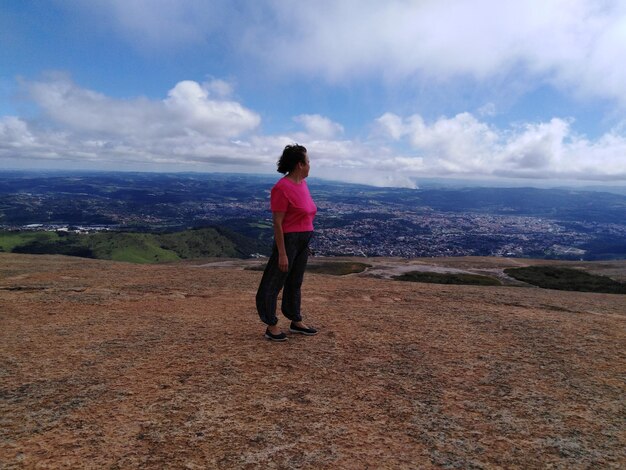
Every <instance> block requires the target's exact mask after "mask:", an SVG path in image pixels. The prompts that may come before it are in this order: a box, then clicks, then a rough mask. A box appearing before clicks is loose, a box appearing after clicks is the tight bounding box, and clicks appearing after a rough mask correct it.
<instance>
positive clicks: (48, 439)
mask: <svg viewBox="0 0 626 470" xmlns="http://www.w3.org/2000/svg"><path fill="white" fill-rule="evenodd" d="M465 260H467V258H466V259H465ZM467 262H469V261H467ZM235 264H236V263H234V264H233V265H226V266H224V265H222V266H220V267H213V268H209V267H198V266H194V265H193V264H192V263H184V264H170V265H132V264H126V263H115V262H108V261H95V260H85V259H78V258H66V257H57V256H30V255H13V254H0V336H1V344H0V361H1V362H0V377H1V388H0V467H2V468H21V467H23V468H32V467H37V468H63V467H65V468H84V467H91V468H124V469H126V468H165V467H174V468H207V467H208V468H355V469H363V468H372V469H374V468H549V467H552V468H624V467H625V466H626V451H625V449H626V425H625V423H626V414H625V404H626V384H625V377H626V330H625V328H624V325H625V320H626V298H625V296H620V295H610V294H591V293H576V292H559V291H551V290H542V289H530V288H523V287H469V286H442V285H434V284H417V283H405V282H397V281H391V280H385V279H373V278H366V277H363V276H347V277H332V276H328V275H313V274H307V276H306V278H305V285H304V292H303V294H304V299H303V311H304V312H305V320H307V322H308V323H310V324H311V325H314V326H316V327H318V328H319V329H320V334H319V335H317V336H315V337H302V336H294V335H291V336H290V338H289V340H288V341H287V342H286V343H271V342H269V341H267V340H264V339H263V336H262V334H263V331H264V327H263V326H262V324H261V323H260V322H259V320H258V317H257V314H256V311H255V308H254V296H255V292H256V288H257V285H258V282H259V280H260V276H261V273H260V272H254V271H244V270H242V269H240V268H238V267H237V266H235ZM218 266H219V265H218ZM281 325H282V326H284V327H287V326H288V323H287V321H286V320H285V319H284V318H281Z"/></svg>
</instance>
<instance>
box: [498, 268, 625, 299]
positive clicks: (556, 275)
mask: <svg viewBox="0 0 626 470" xmlns="http://www.w3.org/2000/svg"><path fill="white" fill-rule="evenodd" d="M504 272H505V273H506V274H508V275H509V276H511V277H513V278H515V279H517V280H518V281H523V282H526V283H528V284H532V285H533V286H538V287H543V288H544V289H556V290H567V291H579V292H602V293H606V294H626V284H623V283H621V282H617V281H616V280H614V279H611V278H610V277H607V276H599V275H597V274H589V273H587V272H585V271H581V270H578V269H571V268H562V267H557V266H528V267H525V268H508V269H505V270H504Z"/></svg>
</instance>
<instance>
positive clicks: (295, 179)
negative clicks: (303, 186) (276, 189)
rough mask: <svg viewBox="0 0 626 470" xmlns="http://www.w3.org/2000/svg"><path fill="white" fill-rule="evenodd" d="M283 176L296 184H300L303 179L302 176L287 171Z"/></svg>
mask: <svg viewBox="0 0 626 470" xmlns="http://www.w3.org/2000/svg"><path fill="white" fill-rule="evenodd" d="M285 178H289V179H290V180H291V181H293V182H294V183H296V184H300V183H302V182H303V181H304V178H303V177H302V176H301V175H300V174H297V173H289V174H288V175H287V176H286V177H285Z"/></svg>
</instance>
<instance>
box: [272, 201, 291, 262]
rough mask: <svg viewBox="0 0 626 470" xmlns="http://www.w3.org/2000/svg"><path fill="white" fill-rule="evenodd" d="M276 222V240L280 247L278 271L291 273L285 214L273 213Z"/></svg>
mask: <svg viewBox="0 0 626 470" xmlns="http://www.w3.org/2000/svg"><path fill="white" fill-rule="evenodd" d="M272 219H273V221H274V240H276V246H277V247H278V269H280V270H281V271H283V272H287V271H289V258H287V251H286V250H285V235H284V233H283V220H285V213H284V212H272Z"/></svg>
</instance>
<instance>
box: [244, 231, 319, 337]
mask: <svg viewBox="0 0 626 470" xmlns="http://www.w3.org/2000/svg"><path fill="white" fill-rule="evenodd" d="M312 235H313V232H292V233H285V235H284V236H285V251H286V252H287V258H289V270H288V271H287V272H283V271H281V270H280V269H279V268H278V248H277V246H276V242H274V248H273V249H272V256H270V259H269V261H268V262H267V266H265V271H264V272H263V278H262V279H261V284H260V285H259V290H258V291H257V294H256V309H257V311H258V312H259V316H260V317H261V321H262V322H263V323H265V324H267V325H275V324H276V323H278V318H276V302H277V299H278V294H279V293H280V290H281V289H282V288H283V287H284V288H285V290H284V291H283V302H282V305H281V311H282V312H283V315H285V316H286V317H287V318H288V319H290V320H291V321H301V320H302V317H301V315H300V300H301V294H300V288H301V287H302V280H303V279H304V270H305V269H306V263H307V261H308V259H309V241H310V240H311V236H312Z"/></svg>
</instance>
